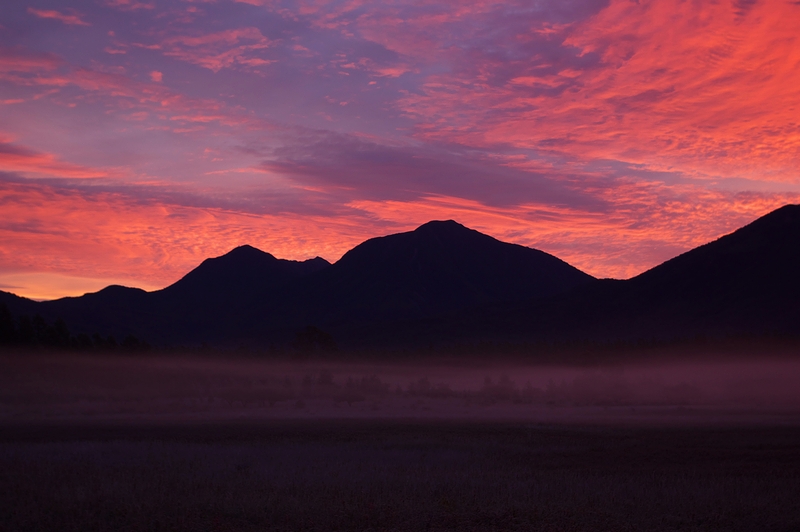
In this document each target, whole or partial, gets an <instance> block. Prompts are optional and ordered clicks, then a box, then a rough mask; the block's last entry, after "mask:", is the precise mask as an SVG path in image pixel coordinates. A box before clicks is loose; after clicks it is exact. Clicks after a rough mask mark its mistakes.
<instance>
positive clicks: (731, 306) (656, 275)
mask: <svg viewBox="0 0 800 532" xmlns="http://www.w3.org/2000/svg"><path fill="white" fill-rule="evenodd" d="M466 330H470V331H472V332H471V333H470V334H471V336H472V337H483V338H492V339H497V338H507V339H520V340H530V339H538V340H555V341H564V340H580V339H583V340H604V341H608V340H616V339H622V340H629V341H630V340H640V339H659V340H675V339H686V338H691V337H695V336H705V337H725V336H763V335H778V336H782V337H800V205H787V206H784V207H781V208H780V209H778V210H776V211H773V212H771V213H769V214H767V215H765V216H764V217H762V218H759V219H758V220H756V221H754V222H752V223H751V224H749V225H747V226H745V227H742V228H741V229H738V230H737V231H735V232H733V233H731V234H729V235H726V236H723V237H721V238H719V239H717V240H715V241H713V242H710V243H708V244H705V245H702V246H700V247H698V248H695V249H693V250H691V251H688V252H686V253H683V254H682V255H679V256H678V257H675V258H673V259H671V260H668V261H666V262H665V263H663V264H661V265H659V266H656V267H655V268H652V269H650V270H648V271H646V272H644V273H642V274H640V275H638V276H636V277H634V278H632V279H629V280H626V281H616V280H610V279H604V280H601V281H598V282H597V283H593V284H591V285H588V286H585V287H582V288H580V289H577V290H574V291H571V292H570V293H567V294H564V295H562V296H559V297H555V298H550V299H546V300H529V301H525V302H521V303H517V304H513V305H500V306H497V305H496V306H493V307H489V308H484V309H480V310H479V311H477V312H472V313H469V312H468V313H459V314H456V315H452V316H449V317H448V319H447V320H446V324H445V325H444V326H443V327H442V329H441V330H440V331H435V332H434V336H446V335H450V336H453V337H455V336H458V335H459V334H460V333H459V331H466Z"/></svg>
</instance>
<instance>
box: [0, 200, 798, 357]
mask: <svg viewBox="0 0 800 532" xmlns="http://www.w3.org/2000/svg"><path fill="white" fill-rule="evenodd" d="M799 243H800V206H798V205H787V206H784V207H782V208H780V209H777V210H775V211H773V212H771V213H769V214H767V215H765V216H763V217H761V218H759V219H757V220H755V221H753V222H752V223H750V224H747V225H746V226H744V227H742V228H740V229H738V230H736V231H734V232H732V233H730V234H728V235H725V236H722V237H720V238H719V239H717V240H715V241H713V242H709V243H707V244H704V245H702V246H699V247H697V248H695V249H693V250H690V251H687V252H686V253H683V254H681V255H678V256H677V257H674V258H673V259H670V260H668V261H665V262H664V263H662V264H661V265H658V266H656V267H654V268H651V269H650V270H648V271H646V272H643V273H642V274H639V275H637V276H635V277H633V278H631V279H628V280H598V279H595V278H593V277H592V276H590V275H588V274H585V273H584V272H581V271H580V270H578V269H577V268H574V267H572V266H570V265H569V264H567V263H566V262H564V261H562V260H561V259H558V258H557V257H555V256H553V255H549V254H547V253H545V252H542V251H539V250H535V249H532V248H527V247H524V246H520V245H517V244H509V243H505V242H501V241H500V240H497V239H495V238H493V237H491V236H489V235H485V234H483V233H480V232H478V231H475V230H473V229H469V228H467V227H465V226H463V225H461V224H459V223H457V222H455V221H453V220H444V221H436V220H435V221H431V222H428V223H425V224H423V225H421V226H419V227H418V228H416V229H415V230H413V231H408V232H404V233H396V234H392V235H386V236H382V237H376V238H372V239H368V240H366V241H365V242H363V243H361V244H359V245H358V246H355V247H354V248H353V249H351V250H350V251H348V252H347V253H345V254H344V255H343V256H342V258H341V259H340V260H339V261H337V262H335V263H333V264H330V263H328V262H327V261H325V260H324V259H321V258H319V257H317V258H314V259H309V260H306V261H287V260H284V259H277V258H275V257H274V256H273V255H271V254H269V253H266V252H263V251H261V250H258V249H256V248H254V247H252V246H247V245H246V246H239V247H237V248H234V249H233V250H231V251H230V252H228V253H226V254H224V255H221V256H219V257H214V258H210V259H206V260H205V261H203V262H202V263H201V264H200V265H199V266H198V267H197V268H195V269H193V270H192V271H190V272H189V273H187V274H186V275H185V276H184V277H183V278H181V279H180V280H179V281H177V282H176V283H174V284H172V285H170V286H169V287H166V288H164V289H161V290H158V291H154V292H144V291H142V290H140V289H134V288H126V287H113V286H112V287H106V288H105V289H103V290H101V291H99V292H95V293H92V294H86V295H84V296H80V297H77V298H63V299H60V300H55V301H49V302H38V303H37V302H32V301H26V300H24V299H21V298H17V297H16V296H14V297H10V296H11V294H4V293H0V301H8V302H9V303H10V304H9V305H8V306H9V307H13V308H14V309H16V312H18V313H20V312H21V311H24V312H27V313H32V312H33V311H36V312H40V313H42V314H43V315H49V316H52V317H63V318H64V319H65V320H67V321H68V323H70V325H71V326H72V325H73V324H74V325H75V327H77V328H78V329H80V330H83V331H86V332H90V330H91V329H92V328H95V329H96V328H103V329H104V330H106V331H109V333H113V334H119V335H123V334H126V333H129V332H131V333H136V334H138V335H140V336H142V337H144V338H146V339H147V340H148V341H150V342H152V343H156V344H159V345H169V344H172V345H175V344H183V345H196V344H199V343H202V342H207V343H210V344H218V345H231V344H235V343H247V344H253V345H275V344H277V345H286V344H287V343H288V342H290V341H291V339H292V337H293V335H294V334H295V333H296V332H297V331H298V330H300V329H302V328H303V327H306V326H308V325H316V326H318V327H322V328H323V329H325V330H326V331H330V332H331V333H332V334H333V335H334V336H335V337H336V338H337V339H339V340H341V341H342V343H343V344H344V345H359V344H365V343H366V344H369V343H373V344H375V345H405V344H417V345H419V344H422V343H426V342H428V343H441V342H449V341H452V342H459V341H467V342H470V341H479V340H481V341H482V340H486V339H488V340H513V341H561V340H575V339H594V340H604V341H608V340H613V339H615V338H616V339H619V338H624V339H635V338H656V337H661V338H678V337H688V336H692V335H703V334H706V335H712V336H713V335H725V334H733V333H748V334H750V333H752V334H766V333H770V334H773V333H774V334H789V335H796V336H800V331H798V326H797V324H798V323H800V303H799V302H800V276H798V275H797V274H796V273H795V272H797V271H800V244H799Z"/></svg>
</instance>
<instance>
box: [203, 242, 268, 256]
mask: <svg viewBox="0 0 800 532" xmlns="http://www.w3.org/2000/svg"><path fill="white" fill-rule="evenodd" d="M223 257H231V258H249V257H264V258H266V257H269V258H272V259H274V258H275V257H274V256H273V255H272V254H270V253H267V252H266V251H261V250H260V249H258V248H255V247H253V246H251V245H249V244H243V245H241V246H237V247H235V248H233V249H232V250H230V251H229V252H227V253H225V254H224V255H221V256H219V257H217V258H218V259H220V258H223Z"/></svg>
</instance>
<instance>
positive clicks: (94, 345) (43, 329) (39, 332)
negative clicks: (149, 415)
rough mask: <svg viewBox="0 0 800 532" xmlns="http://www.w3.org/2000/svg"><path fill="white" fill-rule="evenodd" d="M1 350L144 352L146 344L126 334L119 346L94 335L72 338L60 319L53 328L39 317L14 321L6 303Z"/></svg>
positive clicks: (0, 307)
mask: <svg viewBox="0 0 800 532" xmlns="http://www.w3.org/2000/svg"><path fill="white" fill-rule="evenodd" d="M0 346H4V347H16V348H23V349H55V350H70V351H116V350H120V351H146V350H148V349H150V346H149V345H148V344H147V342H144V341H142V340H139V339H138V338H137V337H136V336H134V335H132V334H129V335H127V336H126V337H125V338H124V339H123V340H122V341H121V342H118V341H117V339H116V338H114V336H112V335H108V336H102V335H101V334H100V333H94V334H92V335H91V336H89V335H88V334H86V333H79V334H76V335H73V334H72V333H70V330H69V328H68V327H67V324H66V323H65V322H64V320H62V319H57V320H56V321H55V322H53V323H52V324H50V323H48V322H47V320H45V319H44V318H43V317H42V316H40V315H39V314H35V315H34V316H28V315H20V316H18V317H16V318H15V317H14V315H13V314H12V313H11V311H10V310H9V309H8V307H7V306H6V304H5V303H0Z"/></svg>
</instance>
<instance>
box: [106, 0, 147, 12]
mask: <svg viewBox="0 0 800 532" xmlns="http://www.w3.org/2000/svg"><path fill="white" fill-rule="evenodd" d="M106 5H107V6H109V7H115V8H117V9H120V10H122V11H137V10H139V9H154V8H155V7H156V6H155V4H154V3H152V2H147V3H145V2H138V1H137V0H106Z"/></svg>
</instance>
